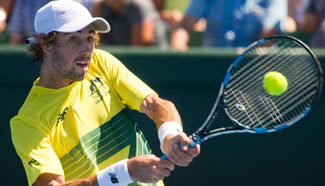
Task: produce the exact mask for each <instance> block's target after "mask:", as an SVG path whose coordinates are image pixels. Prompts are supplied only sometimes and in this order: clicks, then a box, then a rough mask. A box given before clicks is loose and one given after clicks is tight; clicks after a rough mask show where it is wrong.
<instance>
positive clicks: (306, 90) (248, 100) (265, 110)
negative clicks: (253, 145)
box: [227, 75, 316, 127]
mask: <svg viewBox="0 0 325 186" xmlns="http://www.w3.org/2000/svg"><path fill="white" fill-rule="evenodd" d="M298 77H300V79H298V80H297V81H295V82H301V79H306V78H308V77H310V76H308V75H306V76H298ZM296 84H297V83H296ZM292 86H293V87H294V86H296V85H295V84H293V85H292ZM298 87H302V86H300V85H299V86H298ZM311 89H313V88H311ZM257 90H258V91H256V92H255V94H249V96H243V95H244V94H243V93H241V92H239V93H240V94H241V95H242V97H244V100H243V101H240V103H241V104H243V103H242V102H244V103H245V102H246V103H247V102H251V103H252V105H250V106H249V108H255V109H252V110H253V111H254V110H255V111H256V112H258V111H260V110H261V109H260V108H259V107H258V106H255V104H254V103H256V102H257V101H256V100H255V99H253V98H258V96H259V95H261V94H262V93H263V92H264V90H261V89H257ZM303 90H304V91H302V94H303V95H304V94H306V93H305V92H308V89H303ZM261 91H263V92H261ZM299 91H300V90H299ZM315 91H316V88H314V92H312V94H314V93H315ZM286 97H287V99H284V98H286ZM286 97H282V96H280V97H276V98H280V99H282V100H283V101H282V103H281V102H280V100H277V102H280V104H279V105H283V107H284V108H286V107H287V105H285V104H284V103H287V104H289V103H291V102H290V100H294V99H291V95H287V96H286ZM303 98H308V96H307V97H306V96H303V97H302V98H301V100H303ZM252 99H253V100H252ZM296 99H297V98H296ZM237 100H238V96H237ZM288 100H289V101H288ZM227 102H228V101H227ZM246 105H247V104H246ZM262 108H263V107H262ZM264 108H266V109H263V110H264V112H262V114H260V113H255V112H253V114H254V115H255V116H256V118H259V117H261V118H265V113H267V112H270V111H272V109H269V108H268V107H265V104H264ZM303 108H305V106H304V107H303ZM280 109H281V110H283V109H282V108H280ZM277 110H278V109H277ZM275 113H279V111H277V112H275ZM263 114H264V115H263ZM273 115H275V116H276V115H277V114H272V115H271V117H272V118H273ZM238 117H239V116H237V117H236V118H238ZM245 118H246V116H245V115H242V117H241V118H239V119H238V120H244V119H245ZM278 118H279V117H278ZM280 118H281V117H280ZM260 120H261V119H258V123H259V124H261V122H260ZM273 120H274V121H275V119H274V118H273ZM278 120H280V119H278ZM280 122H281V120H280ZM251 124H252V125H253V124H256V122H252V123H251ZM266 125H269V124H266ZM254 127H256V126H254Z"/></svg>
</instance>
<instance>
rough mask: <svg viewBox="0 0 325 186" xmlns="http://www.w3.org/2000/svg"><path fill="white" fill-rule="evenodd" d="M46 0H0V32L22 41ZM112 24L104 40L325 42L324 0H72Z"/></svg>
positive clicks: (181, 44)
mask: <svg viewBox="0 0 325 186" xmlns="http://www.w3.org/2000/svg"><path fill="white" fill-rule="evenodd" d="M49 1H50V0H0V37H4V36H3V35H4V34H6V35H7V36H8V39H7V40H6V42H8V43H10V44H12V45H14V44H24V42H25V40H26V38H28V37H30V36H32V35H33V34H34V26H33V22H34V15H35V13H36V11H37V10H38V9H39V8H40V7H42V6H43V5H45V4H46V3H47V2H49ZM76 1H78V2H80V3H82V4H83V5H85V6H86V7H87V8H88V9H89V10H90V11H91V12H92V14H93V16H100V17H104V18H105V19H106V20H107V21H108V22H109V23H110V25H111V28H112V29H111V31H110V33H108V34H104V35H101V43H102V44H103V45H119V46H155V47H159V48H162V49H166V48H171V49H173V50H180V51H185V50H187V48H188V47H189V41H190V40H191V37H192V36H193V35H194V34H193V33H202V38H201V40H202V43H201V45H202V46H203V47H246V46H248V45H249V44H250V43H251V42H253V41H255V40H257V39H259V38H262V37H267V36H272V35H279V34H286V35H293V36H296V37H298V38H299V39H302V40H303V41H305V42H307V44H309V46H311V47H325V11H322V10H325V1H324V0H246V1H245V0H188V6H187V7H186V9H185V11H180V10H178V9H170V8H168V9H167V8H166V0H76Z"/></svg>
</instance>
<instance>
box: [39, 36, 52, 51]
mask: <svg viewBox="0 0 325 186" xmlns="http://www.w3.org/2000/svg"><path fill="white" fill-rule="evenodd" d="M41 37H42V36H41ZM39 45H40V47H41V48H42V50H43V51H44V52H45V53H50V52H51V51H52V49H53V44H49V43H47V42H40V43H39Z"/></svg>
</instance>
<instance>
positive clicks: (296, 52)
mask: <svg viewBox="0 0 325 186" xmlns="http://www.w3.org/2000/svg"><path fill="white" fill-rule="evenodd" d="M275 44H277V45H276V46H272V47H257V48H255V49H254V50H253V51H252V52H250V53H247V54H246V56H243V59H242V60H241V62H239V63H238V65H237V66H236V67H235V68H233V69H232V70H231V73H232V76H231V78H230V81H229V84H228V85H227V86H226V89H227V90H226V91H225V98H226V100H227V103H226V104H227V105H228V107H229V109H228V112H229V113H231V114H230V115H231V116H232V118H234V119H236V120H238V121H239V122H240V123H241V124H243V125H245V126H248V127H253V128H256V127H262V128H264V127H268V128H274V127H276V126H277V125H278V124H281V123H284V122H286V121H289V120H291V119H293V118H295V117H297V116H298V115H300V114H301V112H304V111H305V110H306V107H308V106H309V105H310V104H311V103H312V101H313V96H314V95H315V94H316V93H317V90H318V85H319V82H318V78H317V76H315V73H318V71H317V68H315V65H314V59H313V58H312V56H310V54H309V53H307V52H306V51H305V50H304V49H303V48H297V44H296V43H292V42H291V43H288V42H283V43H275ZM298 46H299V45H298ZM253 54H254V55H255V56H253ZM256 54H263V56H256ZM247 56H248V57H247ZM271 70H276V71H279V72H281V73H283V74H284V75H285V76H286V77H287V78H288V81H289V89H288V91H287V92H286V93H285V96H278V97H274V96H273V97H272V96H269V95H267V93H266V92H265V91H264V89H263V86H262V83H261V82H262V78H263V75H264V74H265V73H266V72H268V71H271ZM237 85H238V86H237ZM228 90H229V91H228ZM236 91H237V95H236V93H235V92H236ZM261 95H262V96H261ZM240 107H242V108H240ZM243 111H244V112H243Z"/></svg>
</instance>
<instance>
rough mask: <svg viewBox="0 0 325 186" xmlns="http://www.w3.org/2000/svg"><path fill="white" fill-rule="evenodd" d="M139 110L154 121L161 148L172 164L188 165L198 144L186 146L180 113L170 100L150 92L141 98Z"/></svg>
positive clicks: (197, 150)
mask: <svg viewBox="0 0 325 186" xmlns="http://www.w3.org/2000/svg"><path fill="white" fill-rule="evenodd" d="M140 111H141V112H143V113H145V114H146V115H147V116H148V117H149V118H150V119H152V120H153V121H154V122H155V123H156V126H157V130H158V131H159V137H160V141H161V143H162V146H161V147H162V150H163V152H164V153H165V154H166V155H167V157H168V159H169V160H170V161H172V162H173V163H174V164H176V165H178V166H188V165H189V163H191V161H192V160H193V158H194V157H196V156H197V155H199V153H200V146H199V145H197V146H196V147H194V148H187V147H188V145H189V143H190V139H189V138H188V137H187V136H186V134H185V133H183V132H182V122H181V118H180V115H179V113H178V111H177V109H176V107H175V105H174V104H173V103H172V102H171V101H168V100H165V99H162V98H160V97H158V96H157V95H154V94H152V95H149V96H147V97H146V98H145V99H144V100H143V102H142V104H141V107H140ZM178 129H180V130H178ZM179 144H181V147H182V148H181V149H180V148H179Z"/></svg>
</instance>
